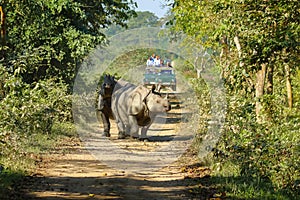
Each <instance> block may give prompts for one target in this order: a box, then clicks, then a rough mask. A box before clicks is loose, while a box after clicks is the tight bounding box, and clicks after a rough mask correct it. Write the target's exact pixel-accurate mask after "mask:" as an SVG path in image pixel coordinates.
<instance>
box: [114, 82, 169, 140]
mask: <svg viewBox="0 0 300 200" xmlns="http://www.w3.org/2000/svg"><path fill="white" fill-rule="evenodd" d="M111 108H112V112H113V115H114V118H115V120H116V123H117V127H118V130H119V135H118V138H119V139H123V138H125V137H127V136H131V137H133V138H140V139H141V140H144V139H146V138H147V130H148V128H149V127H150V125H151V124H152V123H153V120H154V118H155V116H156V115H157V114H159V113H165V112H168V111H169V110H171V106H170V103H169V101H168V99H167V97H166V98H163V97H162V96H161V94H160V93H159V92H156V91H155V87H152V89H147V88H146V87H144V86H142V85H139V86H136V85H134V84H131V83H128V82H126V81H123V80H119V81H118V82H117V84H116V86H115V90H114V92H113V94H112V100H111ZM140 127H142V129H141V136H139V128H140Z"/></svg>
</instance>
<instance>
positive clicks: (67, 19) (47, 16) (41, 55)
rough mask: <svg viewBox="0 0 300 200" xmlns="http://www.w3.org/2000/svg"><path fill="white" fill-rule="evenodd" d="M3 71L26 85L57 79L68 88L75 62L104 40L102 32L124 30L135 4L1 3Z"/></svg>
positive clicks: (90, 0)
mask: <svg viewBox="0 0 300 200" xmlns="http://www.w3.org/2000/svg"><path fill="white" fill-rule="evenodd" d="M3 6H4V10H5V12H6V13H7V17H6V20H7V47H8V49H7V51H6V52H5V53H6V58H7V61H6V63H8V65H7V66H6V67H7V68H8V69H11V70H12V71H14V72H15V73H19V74H20V75H22V77H23V79H24V80H25V81H27V82H33V81H37V80H39V79H41V78H45V77H52V76H55V77H60V78H62V79H63V80H65V81H66V82H67V83H71V82H72V79H73V78H74V76H75V73H76V71H77V70H78V65H77V64H78V63H79V62H80V61H81V60H82V59H83V58H84V57H85V56H86V55H87V53H89V52H90V50H92V49H93V48H94V47H96V46H97V45H99V44H103V43H104V42H105V41H106V39H105V35H104V34H103V31H104V28H106V27H107V26H109V25H111V24H118V25H120V26H126V21H127V20H128V19H129V18H130V17H131V16H133V15H135V12H134V11H133V8H134V7H135V6H136V4H135V3H134V2H133V1H132V0H128V1H121V0H117V1H97V0H74V1H69V0H28V1H19V0H6V1H5V3H4V4H3Z"/></svg>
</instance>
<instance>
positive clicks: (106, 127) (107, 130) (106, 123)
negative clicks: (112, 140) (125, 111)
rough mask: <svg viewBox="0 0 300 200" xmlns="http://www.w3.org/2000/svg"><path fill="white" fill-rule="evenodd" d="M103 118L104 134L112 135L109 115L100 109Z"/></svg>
mask: <svg viewBox="0 0 300 200" xmlns="http://www.w3.org/2000/svg"><path fill="white" fill-rule="evenodd" d="M100 115H101V119H102V122H103V127H104V132H103V136H106V137H110V122H109V116H108V115H107V114H105V113H104V112H103V111H100Z"/></svg>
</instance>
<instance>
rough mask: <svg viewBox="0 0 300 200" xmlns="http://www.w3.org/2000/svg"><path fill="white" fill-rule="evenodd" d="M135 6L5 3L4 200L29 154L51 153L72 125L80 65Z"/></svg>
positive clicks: (0, 78) (0, 68)
mask: <svg viewBox="0 0 300 200" xmlns="http://www.w3.org/2000/svg"><path fill="white" fill-rule="evenodd" d="M135 6H136V5H135V3H134V2H133V1H131V0H129V1H119V0H118V1H97V0H89V1H87V0H74V1H69V0H28V1H19V0H6V1H0V8H1V26H0V28H1V31H0V32H1V41H0V42H1V44H0V47H1V48H0V51H1V54H0V108H1V109H0V119H1V122H0V149H1V151H0V196H3V195H2V193H1V192H2V191H1V190H2V189H3V188H2V187H6V184H3V183H5V181H6V180H8V179H9V177H12V176H13V173H20V172H21V173H23V172H24V171H26V169H25V168H26V167H27V166H25V164H24V162H26V161H24V160H26V155H27V154H28V151H31V150H30V149H29V150H28V148H31V149H32V148H34V147H35V146H37V145H38V144H40V146H41V147H39V148H46V147H47V145H46V143H47V142H46V140H47V139H49V138H51V137H52V136H53V135H55V134H54V133H59V134H63V132H64V130H62V127H64V126H63V124H69V122H71V121H72V117H71V96H70V95H71V91H72V86H73V80H74V78H75V76H76V73H77V71H78V68H79V63H80V62H82V60H83V59H84V58H85V57H86V56H87V55H88V54H89V53H90V51H91V50H92V49H94V48H95V47H96V46H99V45H106V44H107V39H106V37H105V34H104V31H105V29H106V28H107V27H108V26H109V25H112V24H117V25H120V26H121V27H125V26H126V21H127V20H128V19H129V18H130V17H132V16H135V12H134V10H133V8H134V7H135ZM67 127H69V125H68V126H67ZM59 134H58V135H59ZM39 139H41V140H40V141H36V140H39ZM52 139H53V141H55V138H52ZM53 141H52V142H53ZM43 142H44V144H42V143H43ZM38 146H39V145H38ZM49 146H51V145H49ZM18 163H20V165H19V164H18ZM7 175H8V176H7ZM3 177H4V178H3ZM7 178H8V179H7ZM9 184H10V183H8V185H9Z"/></svg>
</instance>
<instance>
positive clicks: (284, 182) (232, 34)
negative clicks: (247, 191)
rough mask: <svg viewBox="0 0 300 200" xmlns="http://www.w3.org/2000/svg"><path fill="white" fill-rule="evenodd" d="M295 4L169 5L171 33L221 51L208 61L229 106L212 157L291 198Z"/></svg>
mask: <svg viewBox="0 0 300 200" xmlns="http://www.w3.org/2000/svg"><path fill="white" fill-rule="evenodd" d="M299 6H300V4H299V2H298V1H297V0H289V1H285V0H271V1H264V0H261V1H252V0H246V1H231V0H230V1H223V0H218V1H206V0H204V1H194V0H188V1H183V0H175V1H174V4H173V13H174V19H173V23H174V26H173V31H174V33H176V34H177V35H178V34H180V33H184V34H185V35H187V36H188V38H189V40H192V41H194V42H196V43H197V44H199V45H202V46H204V47H209V48H213V49H214V50H215V51H216V52H219V53H218V54H216V55H214V59H215V63H216V65H217V66H218V69H219V72H220V74H221V77H222V79H224V81H225V87H226V89H227V100H228V108H227V119H226V123H225V125H224V134H223V137H222V139H221V140H220V142H219V146H218V150H216V152H215V156H216V157H217V158H218V159H219V161H222V163H224V164H226V163H232V165H234V166H238V169H239V170H237V172H236V173H235V174H234V173H233V171H232V173H231V174H230V173H229V174H230V176H245V177H249V179H250V180H253V182H254V183H255V184H257V183H258V182H263V183H266V184H268V183H270V184H271V188H272V189H273V190H277V191H278V190H284V191H286V192H287V193H289V195H290V197H291V198H295V199H296V198H297V195H299V193H297V192H296V191H298V192H299V178H300V172H299V166H300V163H299V159H298V157H299V142H300V141H299V130H300V120H299V117H300V116H299V111H300V107H299V103H297V101H299V97H298V91H299V82H300V79H299V76H298V75H297V71H299V53H300V52H299V51H300V45H299V44H300V41H299V34H300V26H299V22H300V21H299V20H300V18H299V15H300V13H299V10H300V7H299ZM224 170H226V169H224ZM257 180H261V181H258V182H257ZM228 190H229V192H231V193H235V194H233V195H237V193H239V192H240V191H234V189H233V188H231V189H228ZM255 190H256V191H257V188H256V189H254V193H255ZM227 192H228V191H227ZM257 194H258V192H257ZM259 195H261V194H259ZM259 197H261V196H255V194H253V196H252V198H259Z"/></svg>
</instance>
